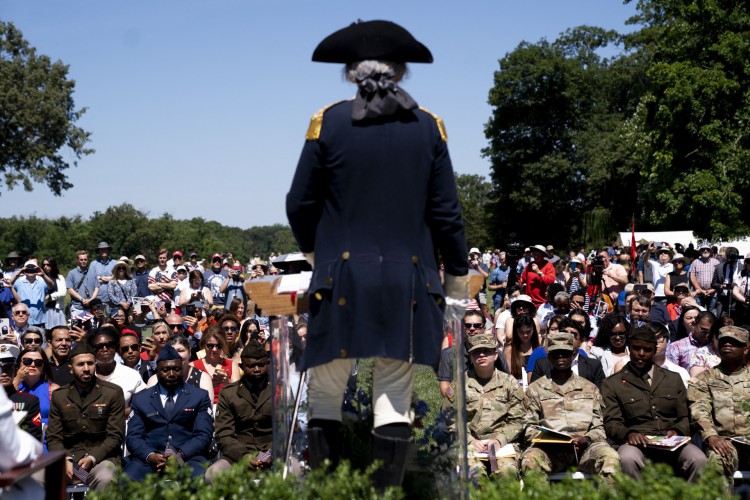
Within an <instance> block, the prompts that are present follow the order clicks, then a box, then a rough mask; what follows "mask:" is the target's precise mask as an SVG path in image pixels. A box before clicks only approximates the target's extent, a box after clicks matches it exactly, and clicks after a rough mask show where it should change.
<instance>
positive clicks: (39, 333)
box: [21, 326, 47, 351]
mask: <svg viewBox="0 0 750 500" xmlns="http://www.w3.org/2000/svg"><path fill="white" fill-rule="evenodd" d="M21 347H22V348H24V349H29V350H31V351H39V350H41V349H44V348H45V347H47V346H46V344H45V342H44V331H43V330H42V329H41V328H38V327H36V326H30V327H28V328H27V329H26V331H25V332H23V333H22V334H21Z"/></svg>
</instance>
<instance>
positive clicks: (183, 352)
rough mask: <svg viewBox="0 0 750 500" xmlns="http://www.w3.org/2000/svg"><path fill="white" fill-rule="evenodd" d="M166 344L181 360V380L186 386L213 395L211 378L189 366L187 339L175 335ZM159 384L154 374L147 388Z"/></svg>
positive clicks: (188, 344)
mask: <svg viewBox="0 0 750 500" xmlns="http://www.w3.org/2000/svg"><path fill="white" fill-rule="evenodd" d="M167 344H169V345H171V346H172V347H174V350H175V351H177V354H179V355H180V357H181V358H182V378H183V380H185V383H186V384H189V385H192V386H193V387H198V388H200V389H203V390H204V391H206V392H207V393H208V394H209V395H210V394H213V391H214V385H213V383H212V382H211V377H209V376H208V374H207V373H206V372H203V371H200V370H199V369H198V368H195V367H194V366H192V365H191V364H190V343H189V342H188V339H186V338H185V337H183V336H182V335H175V336H174V337H172V338H171V339H169V341H168V342H167ZM158 382H159V380H158V378H157V377H156V374H154V375H152V376H151V378H150V379H148V387H153V386H155V385H156V384H157V383H158Z"/></svg>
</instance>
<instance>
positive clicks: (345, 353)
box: [341, 349, 348, 358]
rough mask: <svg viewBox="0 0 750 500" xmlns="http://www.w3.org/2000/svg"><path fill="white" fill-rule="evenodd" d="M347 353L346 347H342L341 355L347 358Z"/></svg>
mask: <svg viewBox="0 0 750 500" xmlns="http://www.w3.org/2000/svg"><path fill="white" fill-rule="evenodd" d="M347 355H348V353H347V352H346V349H341V357H342V358H345V357H346V356H347Z"/></svg>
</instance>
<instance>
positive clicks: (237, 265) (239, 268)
mask: <svg viewBox="0 0 750 500" xmlns="http://www.w3.org/2000/svg"><path fill="white" fill-rule="evenodd" d="M232 269H233V270H235V271H242V264H240V263H239V262H235V263H234V264H232Z"/></svg>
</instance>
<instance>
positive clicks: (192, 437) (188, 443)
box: [125, 384, 214, 479]
mask: <svg viewBox="0 0 750 500" xmlns="http://www.w3.org/2000/svg"><path fill="white" fill-rule="evenodd" d="M130 407H131V408H132V409H133V416H132V417H131V419H130V421H129V422H128V434H127V436H126V438H125V443H126V444H127V447H128V450H129V451H130V461H129V462H128V464H127V465H126V466H125V473H126V474H127V475H129V476H130V477H132V478H133V479H142V478H143V477H145V475H146V474H147V473H149V472H153V469H152V468H151V466H150V465H149V464H148V462H147V461H146V458H147V457H148V455H149V454H150V453H152V452H156V453H164V449H165V447H166V446H167V441H168V439H169V436H172V446H173V447H174V448H175V449H176V451H181V452H182V454H183V455H184V457H185V462H186V464H187V465H190V466H191V467H193V469H194V470H195V471H196V472H200V473H202V472H203V470H202V467H201V464H202V463H205V462H208V458H209V456H208V455H209V448H210V446H211V439H212V438H213V433H214V419H213V412H212V410H211V400H210V399H209V396H208V393H207V392H206V391H204V390H203V389H199V388H197V387H193V386H190V385H188V384H182V388H181V389H178V391H177V400H176V401H175V406H174V409H173V411H172V412H171V413H170V414H168V413H167V412H166V410H165V409H164V406H163V405H162V403H161V398H160V397H159V384H157V385H155V386H153V387H151V388H150V389H148V390H145V391H141V392H139V393H138V394H135V395H134V396H133V399H132V400H131V402H130Z"/></svg>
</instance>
